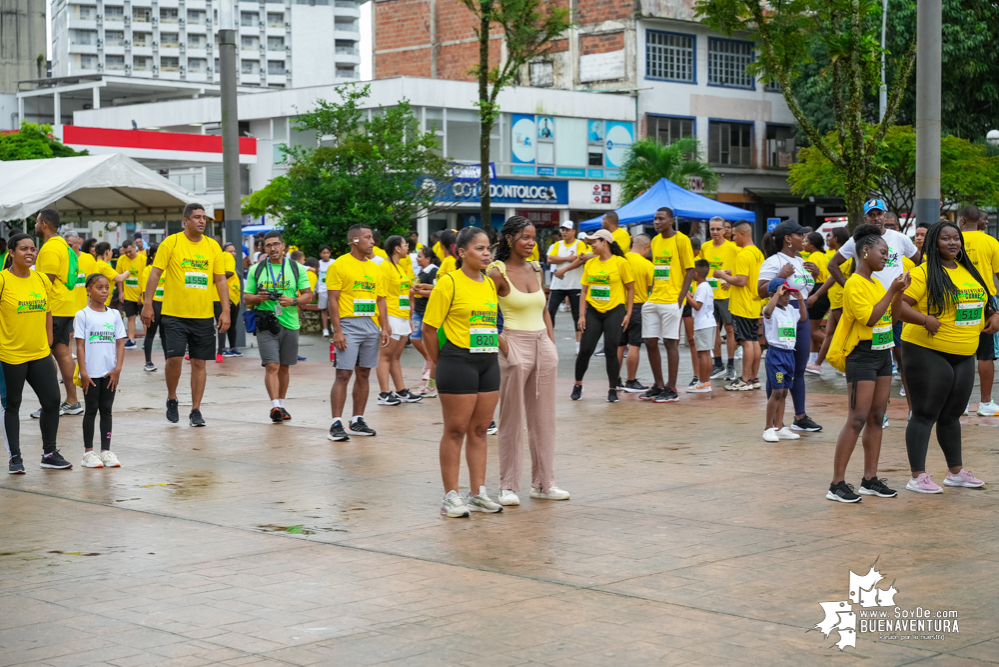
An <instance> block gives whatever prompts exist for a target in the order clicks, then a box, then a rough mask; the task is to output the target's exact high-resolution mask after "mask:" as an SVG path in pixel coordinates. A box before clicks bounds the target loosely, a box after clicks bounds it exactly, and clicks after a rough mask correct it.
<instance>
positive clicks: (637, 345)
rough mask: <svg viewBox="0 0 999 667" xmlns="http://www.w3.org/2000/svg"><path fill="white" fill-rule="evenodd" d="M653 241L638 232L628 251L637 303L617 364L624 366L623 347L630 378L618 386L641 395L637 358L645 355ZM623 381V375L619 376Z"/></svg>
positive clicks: (642, 389) (619, 348)
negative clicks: (644, 317) (645, 307)
mask: <svg viewBox="0 0 999 667" xmlns="http://www.w3.org/2000/svg"><path fill="white" fill-rule="evenodd" d="M651 244H652V239H650V238H649V237H648V236H646V235H645V234H639V235H638V236H636V237H635V238H633V239H632V240H631V252H629V253H626V254H625V259H627V260H628V263H630V264H631V272H632V273H634V274H635V302H634V305H633V306H632V308H631V319H630V320H629V321H628V326H627V328H626V329H625V330H624V332H623V333H622V334H621V342H620V343H619V344H618V348H617V361H618V367H620V366H621V365H623V362H624V350H625V348H627V350H628V381H627V382H625V383H624V384H622V383H621V382H620V381H619V382H618V389H621V390H622V391H626V392H628V393H629V394H640V393H642V392H643V391H646V390H648V387H644V386H642V383H641V382H639V381H638V361H639V359H641V355H642V306H643V305H645V302H646V301H648V300H649V292H651V291H652V272H653V268H652V262H650V261H649V260H648V254H649V246H650V245H651ZM619 380H620V378H619Z"/></svg>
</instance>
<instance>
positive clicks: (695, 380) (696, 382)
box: [687, 375, 701, 389]
mask: <svg viewBox="0 0 999 667" xmlns="http://www.w3.org/2000/svg"><path fill="white" fill-rule="evenodd" d="M699 384H701V381H700V380H699V379H698V378H697V376H696V375H695V376H694V377H692V378H690V384H688V385H687V389H692V388H694V387H696V386H697V385H699Z"/></svg>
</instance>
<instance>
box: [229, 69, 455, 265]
mask: <svg viewBox="0 0 999 667" xmlns="http://www.w3.org/2000/svg"><path fill="white" fill-rule="evenodd" d="M337 92H338V94H339V95H340V101H338V102H329V101H326V100H318V101H317V102H316V107H315V109H313V110H312V111H309V112H308V113H305V114H302V115H301V116H299V117H298V118H297V119H296V120H295V129H296V130H298V131H300V132H313V133H314V134H315V137H316V144H317V146H316V147H308V146H290V147H289V146H283V147H282V151H283V152H284V155H285V160H286V161H287V162H288V163H290V165H291V166H290V168H289V169H288V173H287V174H285V175H284V176H279V177H277V178H275V179H274V180H273V181H271V183H270V184H269V185H268V186H267V187H266V188H264V189H262V190H260V191H258V192H255V193H254V194H253V195H251V196H250V197H246V198H244V199H243V212H244V213H249V214H251V215H271V216H274V217H280V218H281V220H282V222H283V225H284V233H285V237H286V240H287V241H288V243H294V244H295V245H298V246H299V247H300V248H302V250H303V251H305V252H306V253H309V254H313V255H316V254H318V251H319V246H321V245H324V244H326V245H330V246H332V247H333V249H334V256H336V255H339V254H342V253H345V252H348V251H349V246H348V245H347V239H346V237H347V229H348V228H349V227H350V226H351V225H353V224H355V223H363V224H366V225H368V226H370V227H371V228H372V229H377V230H378V231H380V232H381V234H382V236H383V237H384V236H388V235H390V234H404V233H406V232H407V231H409V227H410V220H411V219H412V218H413V217H414V216H416V215H417V214H418V213H419V212H420V211H422V210H437V209H438V208H440V207H441V206H442V205H443V204H441V203H440V201H439V199H438V194H439V191H440V188H442V187H446V186H447V184H448V183H449V181H450V180H451V178H452V177H451V175H450V174H451V167H450V164H449V162H448V161H447V160H446V159H444V158H443V157H441V156H440V155H439V151H440V143H439V142H438V140H437V137H436V136H435V135H434V133H432V132H430V133H428V132H421V131H420V126H419V121H418V120H417V118H416V116H415V115H414V114H413V111H412V108H411V107H410V105H409V102H407V101H405V100H403V101H401V102H399V104H397V105H396V106H394V107H390V108H387V109H382V108H379V110H378V112H376V113H373V114H372V116H371V118H370V119H366V118H365V115H366V114H365V111H364V110H363V109H361V108H360V104H361V102H362V101H363V100H364V99H365V98H366V97H367V96H368V93H369V87H368V86H367V85H365V86H357V85H354V84H348V85H345V86H342V87H340V88H338V89H337Z"/></svg>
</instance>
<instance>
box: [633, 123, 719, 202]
mask: <svg viewBox="0 0 999 667" xmlns="http://www.w3.org/2000/svg"><path fill="white" fill-rule="evenodd" d="M621 174H622V183H621V196H622V197H623V198H624V200H625V201H626V202H627V201H631V200H632V199H634V198H635V197H637V196H638V195H640V194H642V193H643V192H644V191H646V190H648V189H649V188H650V187H652V186H653V185H655V184H656V183H657V182H658V181H659V179H661V178H665V179H666V180H668V181H672V182H674V183H676V184H677V185H679V186H680V187H683V188H687V189H688V190H689V189H690V179H691V178H699V179H701V181H702V182H703V183H704V189H705V190H706V191H708V192H713V191H715V190H716V189H717V188H718V174H716V173H715V170H714V169H712V168H711V167H710V166H708V164H707V163H705V162H702V161H701V159H700V147H699V144H698V142H697V139H696V138H694V137H684V138H682V139H677V140H676V141H674V142H673V143H671V144H669V145H668V146H667V145H664V144H662V143H660V141H659V140H658V139H652V138H649V139H639V140H638V141H636V142H635V143H633V144H632V145H631V151H630V152H629V153H628V157H627V159H626V160H625V162H624V165H622V167H621Z"/></svg>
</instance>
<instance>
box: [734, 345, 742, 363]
mask: <svg viewBox="0 0 999 667" xmlns="http://www.w3.org/2000/svg"><path fill="white" fill-rule="evenodd" d="M739 359H742V348H741V347H737V348H735V360H736V361H738V360H739Z"/></svg>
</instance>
